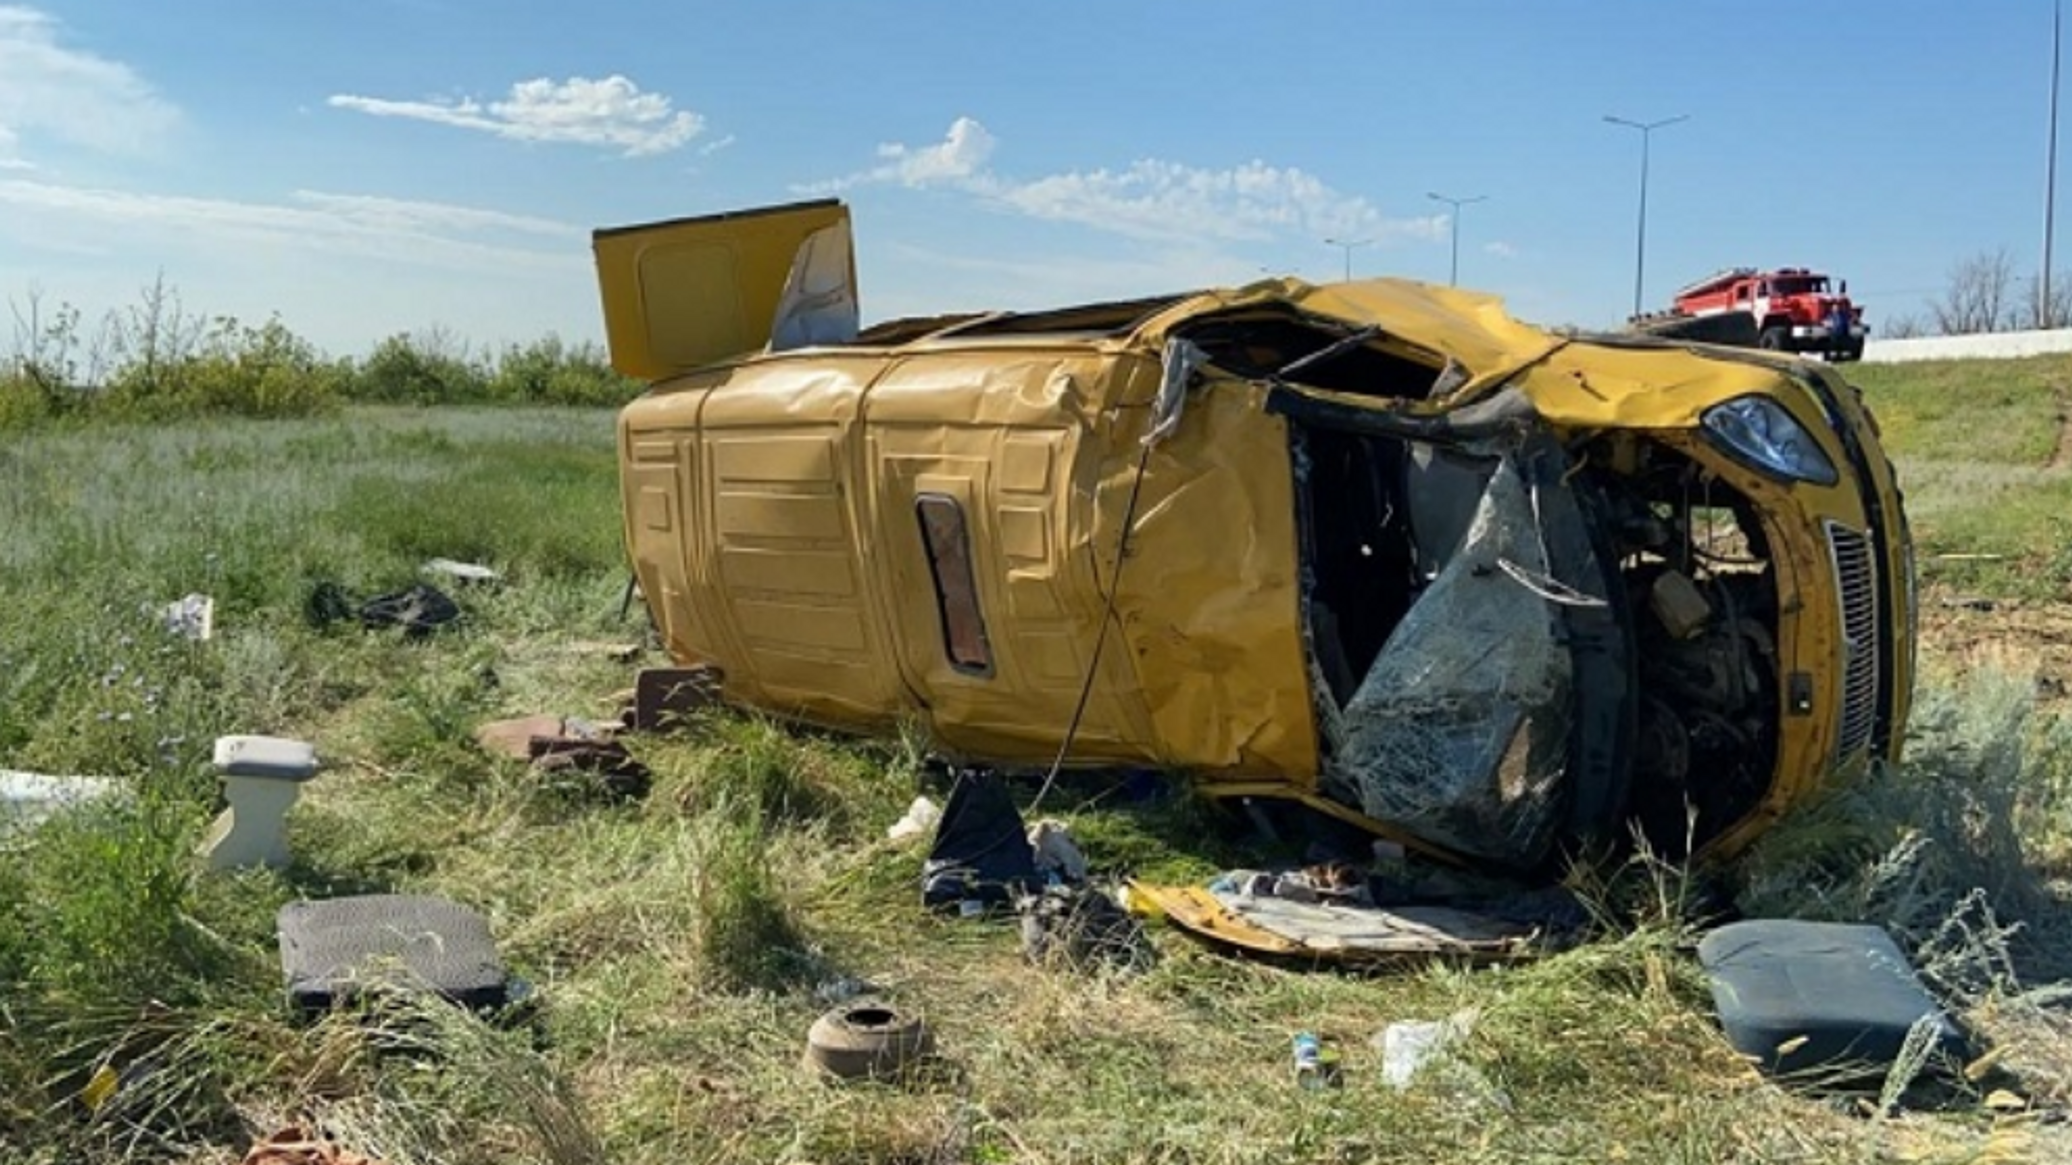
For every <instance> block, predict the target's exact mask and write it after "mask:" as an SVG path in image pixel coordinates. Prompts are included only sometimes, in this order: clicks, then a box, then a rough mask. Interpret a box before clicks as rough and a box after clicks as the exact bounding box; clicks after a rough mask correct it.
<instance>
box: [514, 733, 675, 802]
mask: <svg viewBox="0 0 2072 1165" xmlns="http://www.w3.org/2000/svg"><path fill="white" fill-rule="evenodd" d="M620 727H621V726H620V725H619V724H618V723H617V722H616V721H606V722H598V721H591V720H582V719H578V718H576V717H573V716H566V717H564V716H553V715H538V716H520V717H517V718H516V719H512V720H493V721H491V722H489V723H487V724H484V725H482V726H481V727H479V728H477V729H475V743H476V744H478V745H481V746H482V749H483V750H484V751H486V752H489V753H491V754H493V755H496V756H505V757H510V758H511V759H513V760H522V761H529V762H531V764H532V767H533V768H534V769H535V770H537V771H539V772H542V773H560V774H568V773H574V774H581V775H583V776H585V777H589V778H594V779H593V780H591V781H590V782H589V784H590V785H592V786H593V787H594V788H595V789H596V791H598V792H602V793H605V794H606V795H608V796H610V797H613V798H617V799H631V798H636V797H644V796H646V795H647V791H648V787H649V786H650V784H652V782H653V774H652V773H651V772H649V771H648V767H647V766H646V765H644V764H642V763H641V762H640V761H639V760H638V759H637V758H635V757H634V755H633V754H632V753H631V752H629V751H627V749H626V746H625V745H624V744H621V743H620V742H618V741H617V740H614V739H612V737H613V735H614V734H615V733H617V732H618V731H619V729H620Z"/></svg>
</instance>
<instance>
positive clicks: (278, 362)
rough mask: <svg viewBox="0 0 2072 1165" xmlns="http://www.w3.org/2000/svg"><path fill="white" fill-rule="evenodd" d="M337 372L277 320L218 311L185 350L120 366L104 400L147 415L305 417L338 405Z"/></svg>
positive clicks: (135, 414) (119, 409)
mask: <svg viewBox="0 0 2072 1165" xmlns="http://www.w3.org/2000/svg"><path fill="white" fill-rule="evenodd" d="M342 373H343V369H342V367H341V366H340V365H337V364H333V363H330V362H327V361H326V360H324V358H323V357H322V356H321V355H320V354H319V353H318V352H317V350H316V346H315V345H313V344H311V343H310V342H309V341H308V340H305V339H303V338H302V337H301V336H298V335H296V334H295V333H294V332H292V331H290V330H289V329H288V327H287V325H285V324H283V323H282V322H281V321H280V319H279V318H278V317H276V318H273V319H269V320H267V321H266V323H264V324H262V325H260V326H259V327H256V328H255V327H251V326H249V325H246V324H241V323H239V322H238V321H237V320H235V319H232V318H230V317H228V316H223V317H219V318H218V319H217V320H216V322H215V324H214V325H213V326H212V327H211V328H210V330H209V332H208V334H207V335H206V336H204V337H203V338H202V339H201V341H200V343H199V345H198V346H197V348H196V349H195V350H194V351H192V352H190V353H186V354H183V355H179V356H177V357H174V358H171V359H160V360H153V361H149V362H142V361H139V362H132V363H129V364H126V365H124V366H123V367H122V368H120V369H119V370H117V372H116V374H115V376H114V378H113V379H112V380H111V381H110V382H109V385H108V388H107V390H106V392H105V393H104V400H105V407H107V408H109V409H111V410H113V411H115V412H117V413H119V414H122V415H125V416H133V417H145V418H151V419H166V418H172V417H182V416H201V415H212V414H225V413H228V414H234V415H238V416H248V417H289V416H307V415H311V414H317V413H323V412H328V411H330V410H332V409H334V408H336V407H338V405H339V403H340V401H341V399H342V395H343V394H342V392H341V391H340V390H341V388H342V386H343V380H344V377H343V375H342Z"/></svg>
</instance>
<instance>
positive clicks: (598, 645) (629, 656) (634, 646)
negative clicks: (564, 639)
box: [560, 639, 647, 663]
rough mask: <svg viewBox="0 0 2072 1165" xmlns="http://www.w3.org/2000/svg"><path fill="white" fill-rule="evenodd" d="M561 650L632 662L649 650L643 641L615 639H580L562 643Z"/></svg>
mask: <svg viewBox="0 0 2072 1165" xmlns="http://www.w3.org/2000/svg"><path fill="white" fill-rule="evenodd" d="M560 650H561V651H563V652H566V653H567V654H569V655H594V656H601V657H603V658H605V659H608V660H611V661H612V662H613V663H632V662H633V661H634V660H636V659H639V658H640V653H641V652H643V651H646V650H647V645H645V644H641V643H624V642H620V641H618V640H613V639H578V640H576V641H575V642H573V643H564V644H561V645H560Z"/></svg>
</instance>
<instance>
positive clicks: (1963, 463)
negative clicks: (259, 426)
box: [1849, 356, 2072, 600]
mask: <svg viewBox="0 0 2072 1165" xmlns="http://www.w3.org/2000/svg"><path fill="white" fill-rule="evenodd" d="M1849 376H1850V378H1851V379H1852V380H1854V381H1855V382H1856V383H1857V384H1858V385H1860V386H1861V387H1862V388H1863V390H1864V395H1865V397H1866V398H1867V399H1868V400H1869V401H1870V402H1871V407H1872V408H1873V409H1874V410H1876V413H1877V416H1878V420H1879V422H1880V424H1881V425H1882V426H1883V428H1884V431H1885V438H1886V441H1887V444H1888V445H1889V446H1890V447H1891V448H1892V449H1893V450H1894V453H1895V458H1896V460H1898V461H1899V463H1900V469H1901V472H1902V476H1903V480H1904V482H1905V485H1906V490H1907V512H1908V514H1909V515H1910V516H1911V517H1912V518H1913V521H1914V528H1915V535H1916V537H1917V539H1918V540H1919V543H1920V550H1921V554H1922V567H1923V571H1924V574H1925V576H1926V577H1928V578H1930V579H1933V580H1936V581H1940V582H1943V583H1946V584H1949V585H1951V586H1953V587H1959V588H1963V589H1966V590H1972V591H1979V592H1982V593H1985V594H1990V595H2000V596H2007V597H2016V598H2031V599H2057V600H2066V599H2072V356H2033V357H2028V358H2026V359H2021V360H1946V361H1931V362H1925V363H1920V364H1863V365H1855V366H1852V367H1851V368H1850V369H1849ZM1971 556H1985V557H1971Z"/></svg>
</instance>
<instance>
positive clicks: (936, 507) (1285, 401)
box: [595, 201, 1914, 869]
mask: <svg viewBox="0 0 2072 1165" xmlns="http://www.w3.org/2000/svg"><path fill="white" fill-rule="evenodd" d="M595 248H596V255H597V261H598V269H599V279H600V284H601V289H602V293H603V301H604V308H605V314H606V319H607V330H608V335H609V339H610V345H611V351H612V358H613V363H614V364H615V365H616V366H617V367H618V368H620V369H621V370H622V371H624V372H626V373H628V374H631V375H634V376H637V377H640V378H643V379H644V380H647V381H649V382H650V383H651V385H652V387H651V388H650V389H649V391H647V392H646V393H645V394H644V395H643V396H642V397H640V398H639V399H638V400H636V401H634V402H633V403H632V404H631V405H629V406H628V407H627V408H626V409H625V410H624V412H623V413H622V414H621V416H620V420H619V448H620V454H621V457H622V464H623V486H624V494H625V522H626V539H627V545H628V547H629V550H630V552H631V555H632V559H633V563H634V568H635V571H636V573H637V575H638V578H639V582H640V585H641V588H642V591H643V593H644V595H645V596H646V598H647V602H648V605H649V608H650V610H651V612H652V614H653V617H654V620H655V622H656V624H657V626H658V627H659V629H660V631H661V634H662V636H663V638H664V640H665V641H666V644H667V646H668V649H669V651H670V653H671V654H672V655H673V656H675V657H676V658H678V659H680V660H683V661H687V662H692V661H695V662H699V663H706V664H711V665H714V666H716V667H717V668H719V669H720V670H721V672H722V673H723V675H724V677H725V679H724V688H725V693H726V696H727V698H728V699H729V701H731V702H733V703H736V704H739V705H743V706H747V707H752V708H756V709H761V710H765V711H768V712H773V713H776V714H779V715H783V716H787V717H792V718H796V719H798V720H802V721H807V722H811V723H814V724H819V725H825V726H830V727H837V728H844V729H851V730H856V731H861V732H889V731H893V730H897V729H900V728H903V727H908V726H918V727H919V728H921V729H922V730H924V731H925V733H926V734H927V736H928V738H929V739H930V740H931V741H932V742H933V743H934V744H935V745H936V746H937V747H938V748H940V749H941V750H943V751H944V752H946V753H949V754H952V755H957V756H961V757H966V758H971V759H974V760H983V761H988V762H993V763H997V764H1001V765H1005V766H1028V767H1032V768H1038V767H1049V766H1050V765H1051V764H1052V763H1053V762H1054V761H1057V760H1058V759H1059V758H1062V760H1063V763H1065V764H1067V765H1071V766H1081V767H1143V766H1153V767H1156V768H1159V769H1161V770H1167V771H1170V772H1175V773H1179V774H1184V775H1185V776H1186V777H1188V778H1189V779H1191V780H1192V781H1194V782H1195V783H1196V784H1197V785H1198V786H1199V787H1200V788H1201V789H1202V790H1203V791H1205V792H1207V793H1209V794H1212V795H1217V796H1245V797H1281V798H1289V799H1292V800H1294V801H1298V802H1301V803H1303V804H1306V805H1309V806H1311V807H1313V808H1315V809H1318V810H1322V811H1324V812H1326V813H1328V814H1331V815H1333V816H1336V817H1339V818H1342V819H1345V820H1348V821H1352V822H1355V823H1357V824H1360V825H1363V826H1365V827H1367V828H1369V829H1372V830H1374V831H1375V832H1377V833H1379V834H1382V835H1385V836H1389V837H1393V838H1396V839H1399V840H1401V841H1403V842H1404V843H1406V844H1408V845H1411V846H1413V847H1416V848H1418V849H1421V850H1424V851H1428V852H1433V853H1438V854H1443V855H1449V856H1452V857H1455V858H1459V859H1465V860H1471V861H1478V862H1484V863H1491V864H1495V865H1500V866H1504V867H1510V868H1518V869H1524V868H1532V867H1536V866H1540V865H1543V864H1544V863H1546V862H1547V861H1549V860H1550V859H1552V858H1554V857H1556V856H1558V855H1559V854H1562V853H1565V852H1572V851H1575V850H1578V849H1582V848H1587V847H1591V846H1594V845H1597V844H1600V843H1606V842H1612V843H1616V842H1617V841H1619V840H1621V839H1623V838H1624V837H1625V836H1627V833H1628V830H1629V829H1630V828H1632V827H1634V826H1635V825H1636V824H1637V825H1638V827H1639V828H1641V829H1642V830H1644V831H1645V832H1647V833H1648V834H1649V835H1651V836H1652V838H1653V839H1654V841H1655V842H1656V843H1657V844H1658V845H1660V846H1662V847H1663V848H1664V849H1667V850H1671V851H1678V850H1681V849H1682V848H1683V847H1684V845H1685V843H1686V841H1687V840H1689V841H1695V842H1696V843H1697V844H1699V845H1700V846H1703V847H1706V848H1707V850H1708V851H1709V852H1711V853H1715V854H1725V853H1730V852H1732V851H1733V850H1735V849H1736V848H1738V847H1740V846H1742V845H1744V844H1746V843H1747V842H1748V841H1749V840H1750V839H1751V838H1753V837H1754V836H1756V835H1757V834H1758V833H1760V832H1761V831H1762V830H1763V828H1764V827H1765V826H1766V825H1767V824H1768V823H1770V822H1772V821H1774V820H1775V819H1776V818H1777V817H1778V816H1779V815H1780V814H1782V813H1784V812H1785V811H1786V810H1787V809H1789V808H1790V807H1791V806H1792V805H1793V804H1794V803H1795V802H1797V801H1799V800H1800V799H1802V798H1804V797H1806V796H1807V795H1808V794H1809V793H1811V792H1812V791H1813V790H1815V789H1816V788H1817V787H1819V786H1820V785H1821V784H1822V782H1823V781H1825V780H1827V779H1828V778H1829V777H1830V776H1832V775H1834V774H1836V773H1838V772H1844V771H1847V770H1850V769H1853V768H1856V767H1859V766H1862V765H1863V764H1865V763H1867V762H1868V761H1869V760H1870V759H1871V758H1874V757H1881V756H1890V755H1892V754H1893V753H1894V752H1895V751H1896V750H1897V748H1898V747H1899V741H1900V737H1901V735H1902V729H1903V726H1904V721H1905V717H1906V713H1907V704H1908V693H1909V690H1910V683H1911V678H1912V655H1913V642H1914V611H1913V585H1912V570H1911V564H1910V552H1909V549H1908V546H1909V543H1908V536H1907V530H1906V523H1905V519H1904V516H1903V514H1902V511H1901V506H1900V495H1899V492H1898V489H1897V488H1896V485H1895V482H1894V477H1893V471H1892V467H1891V465H1890V463H1889V462H1888V461H1887V459H1886V457H1885V455H1884V453H1883V451H1882V450H1881V449H1880V447H1879V444H1878V440H1877V435H1876V430H1875V427H1874V425H1873V423H1872V421H1871V418H1870V417H1869V415H1868V413H1867V412H1866V410H1865V408H1864V406H1863V403H1862V401H1861V400H1860V399H1859V397H1858V395H1857V393H1856V392H1855V391H1853V390H1852V389H1851V388H1850V387H1849V386H1848V385H1847V384H1846V383H1844V382H1843V381H1842V380H1840V379H1839V378H1838V377H1836V376H1835V375H1834V374H1833V373H1831V372H1829V371H1828V370H1826V369H1824V368H1821V367H1818V366H1814V365H1811V364H1807V363H1803V362H1798V361H1793V360H1788V359H1781V358H1775V357H1771V356H1768V355H1766V354H1758V353H1752V352H1744V351H1731V350H1725V349H1704V348H1698V347H1692V346H1678V345H1675V344H1672V343H1668V342H1663V341H1657V340H1649V339H1643V338H1635V337H1617V338H1614V337H1602V338H1587V337H1570V336H1562V335H1555V334H1550V333H1548V332H1544V331H1541V330H1538V329H1536V328H1533V327H1530V326H1527V325H1525V324H1523V323H1520V322H1518V321H1516V320H1513V319H1511V318H1510V317H1508V316H1507V315H1505V314H1504V312H1503V310H1502V308H1501V306H1500V305H1499V303H1498V301H1497V300H1495V299H1493V298H1491V297H1488V296H1484V295H1478V294H1471V293H1467V292H1461V291H1455V290H1452V289H1448V288H1440V287H1433V286H1428V285H1424V284H1419V283H1411V282H1402V281H1395V280H1372V281H1365V282H1353V283H1343V284H1334V285H1328V286H1313V285H1310V284H1308V283H1304V282H1301V281H1299V280H1294V279H1281V280H1268V281H1262V282H1258V283H1254V284H1252V285H1250V286H1246V287H1242V288H1237V289H1234V290H1221V291H1204V292H1196V293H1189V294H1182V295H1172V296H1164V297H1158V298H1152V299H1144V300H1138V301H1133V302H1127V303H1103V304H1092V305H1086V306H1077V307H1069V308H1063V309H1060V310H1056V311H1043V312H1017V313H1008V312H993V313H975V314H969V315H955V316H944V317H937V318H928V319H906V320H895V321H890V322H886V323H880V324H876V325H874V326H871V327H867V328H865V327H860V326H859V322H858V314H857V300H856V294H855V273H854V264H853V258H852V252H851V247H850V235H849V220H848V214H847V210H846V208H845V207H843V206H842V205H841V204H839V203H837V202H834V201H823V202H814V203H804V204H797V205H792V206H787V207H777V208H770V209H766V210H759V211H750V212H743V213H739V214H731V215H719V216H713V217H707V218H694V219H683V220H677V221H672V222H665V223H655V224H648V225H642V226H634V227H625V228H619V229H611V230H600V231H598V232H597V233H596V236H595Z"/></svg>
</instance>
